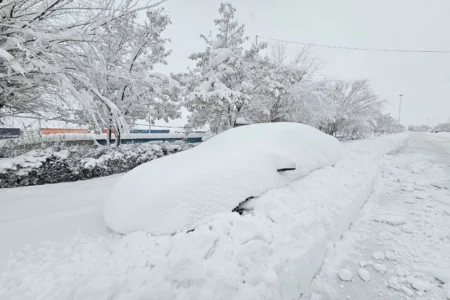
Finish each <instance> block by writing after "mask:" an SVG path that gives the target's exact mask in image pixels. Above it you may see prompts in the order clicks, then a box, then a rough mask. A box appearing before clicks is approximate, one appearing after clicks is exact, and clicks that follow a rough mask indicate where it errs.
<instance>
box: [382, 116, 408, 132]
mask: <svg viewBox="0 0 450 300" xmlns="http://www.w3.org/2000/svg"><path fill="white" fill-rule="evenodd" d="M374 120H375V124H374V133H375V134H379V133H384V134H386V133H397V132H402V131H404V130H405V128H404V127H403V126H402V125H400V124H398V122H397V121H396V120H395V119H394V118H393V117H392V116H391V115H390V114H383V113H380V114H378V115H377V116H375V118H374Z"/></svg>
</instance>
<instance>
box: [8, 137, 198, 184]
mask: <svg viewBox="0 0 450 300" xmlns="http://www.w3.org/2000/svg"><path fill="white" fill-rule="evenodd" d="M190 147H192V144H187V143H181V142H177V143H167V142H166V143H146V144H130V145H122V146H121V147H95V148H92V146H75V147H61V146H58V145H57V146H54V147H50V148H46V149H41V150H33V151H30V152H28V153H26V154H24V155H21V156H17V157H14V158H5V159H0V188H10V187H18V186H29V185H40V184H48V183H57V182H67V181H76V180H84V179H90V178H95V177H101V176H107V175H112V174H116V173H121V172H126V171H129V170H131V169H133V168H135V167H137V166H139V165H140V164H143V163H145V162H148V161H150V160H153V159H156V158H160V157H163V156H166V155H169V154H172V153H176V152H179V151H183V150H185V149H188V148H190Z"/></svg>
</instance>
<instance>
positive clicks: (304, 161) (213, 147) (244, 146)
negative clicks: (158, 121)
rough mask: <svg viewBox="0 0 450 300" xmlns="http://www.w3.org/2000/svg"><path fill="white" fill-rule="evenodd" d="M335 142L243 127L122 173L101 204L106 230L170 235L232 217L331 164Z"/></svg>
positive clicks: (310, 131) (293, 128) (293, 126)
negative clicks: (271, 192)
mask: <svg viewBox="0 0 450 300" xmlns="http://www.w3.org/2000/svg"><path fill="white" fill-rule="evenodd" d="M339 157H340V144H339V142H338V141H337V140H336V139H335V138H334V137H331V136H329V135H326V134H324V133H322V132H320V131H319V130H317V129H315V128H313V127H310V126H307V125H303V124H299V123H270V124H255V125H248V126H242V127H238V128H234V129H231V130H228V131H226V132H224V133H221V134H219V135H217V136H214V137H213V138H211V139H210V140H208V141H206V142H204V143H202V144H200V145H198V146H196V147H194V148H192V149H190V150H187V151H183V152H180V153H177V154H174V155H170V156H167V157H163V158H160V159H157V160H154V161H151V162H148V163H145V164H143V165H141V166H139V167H137V168H135V169H133V170H132V171H130V172H128V173H127V174H125V175H124V176H123V177H122V178H121V179H120V180H119V181H118V182H117V184H116V185H115V186H114V187H113V189H112V191H111V194H110V196H109V198H108V199H107V200H106V202H105V207H104V218H105V222H106V224H107V226H108V227H110V228H111V229H112V230H114V231H117V232H120V233H125V234H126V233H130V232H135V231H146V232H148V233H151V234H155V235H161V234H173V233H175V232H177V231H181V230H190V229H193V228H195V226H197V225H198V224H199V223H201V222H202V219H204V218H205V217H211V216H213V215H214V214H218V213H231V212H232V211H233V209H235V208H236V207H238V206H239V204H240V203H242V202H243V201H245V200H246V199H248V198H250V197H258V196H260V195H262V194H263V193H265V192H266V191H268V190H271V189H275V188H278V187H282V186H286V185H288V184H289V183H291V182H292V181H294V180H296V179H299V178H301V177H303V176H305V175H307V174H308V173H310V172H312V171H314V170H316V169H319V168H321V167H324V166H329V165H333V164H335V163H336V162H337V161H338V159H339Z"/></svg>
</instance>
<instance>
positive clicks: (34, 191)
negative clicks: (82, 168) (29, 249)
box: [0, 175, 121, 272]
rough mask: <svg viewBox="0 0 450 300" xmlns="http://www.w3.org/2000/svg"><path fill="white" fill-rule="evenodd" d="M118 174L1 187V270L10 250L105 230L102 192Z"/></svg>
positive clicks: (112, 182)
mask: <svg viewBox="0 0 450 300" xmlns="http://www.w3.org/2000/svg"><path fill="white" fill-rule="evenodd" d="M120 176H121V175H114V176H109V177H104V178H98V179H93V180H87V181H78V182H70V183H60V184H52V185H42V186H33V187H24V188H13V189H1V190H0V241H1V245H0V272H1V269H2V266H3V263H2V260H3V259H4V258H6V256H7V254H8V252H9V251H16V250H19V249H20V248H22V247H23V246H24V245H25V244H35V243H39V242H43V241H48V240H59V239H62V238H64V237H72V236H73V235H75V234H76V233H78V232H82V233H83V234H86V235H90V234H94V233H103V232H106V231H107V230H108V229H107V228H106V226H105V225H104V222H103V217H102V209H103V202H104V200H105V198H104V197H106V196H107V195H105V193H107V192H108V191H109V187H111V186H112V185H114V183H115V182H116V180H118V179H119V178H120Z"/></svg>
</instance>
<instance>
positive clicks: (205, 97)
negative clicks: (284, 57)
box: [186, 3, 265, 132]
mask: <svg viewBox="0 0 450 300" xmlns="http://www.w3.org/2000/svg"><path fill="white" fill-rule="evenodd" d="M235 12H236V9H235V8H234V7H233V6H232V5H231V3H222V4H221V5H220V8H219V14H220V18H218V19H216V20H214V23H215V25H216V26H217V27H218V31H217V34H216V35H215V36H213V35H212V34H211V35H209V36H205V35H201V37H202V38H203V40H204V41H205V42H206V44H207V47H206V49H205V51H203V52H200V53H195V54H192V55H191V56H190V59H193V60H196V61H197V66H196V68H195V69H194V70H193V72H192V73H193V74H192V77H191V78H195V79H196V82H195V83H194V84H192V81H191V84H190V85H189V86H190V87H191V90H190V91H189V92H190V94H189V97H188V99H187V101H186V107H187V108H188V110H189V111H191V112H192V115H191V116H190V119H189V121H190V124H191V126H193V127H199V126H203V125H205V124H208V125H209V126H210V128H211V129H212V130H213V131H215V132H218V131H222V130H226V129H228V128H231V127H233V126H235V123H236V119H237V118H238V117H239V116H241V114H242V112H243V111H244V110H245V107H246V106H247V105H248V102H249V101H250V99H251V97H250V95H251V94H252V93H253V91H254V89H255V86H254V81H253V76H254V75H255V73H257V68H258V64H257V63H256V61H257V60H258V55H259V51H260V50H261V49H262V48H264V47H265V44H260V45H253V46H252V47H251V48H250V49H249V50H247V51H244V44H245V42H246V41H247V40H248V38H247V37H245V35H244V29H245V26H244V25H242V24H239V22H238V21H237V20H236V17H235Z"/></svg>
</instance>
